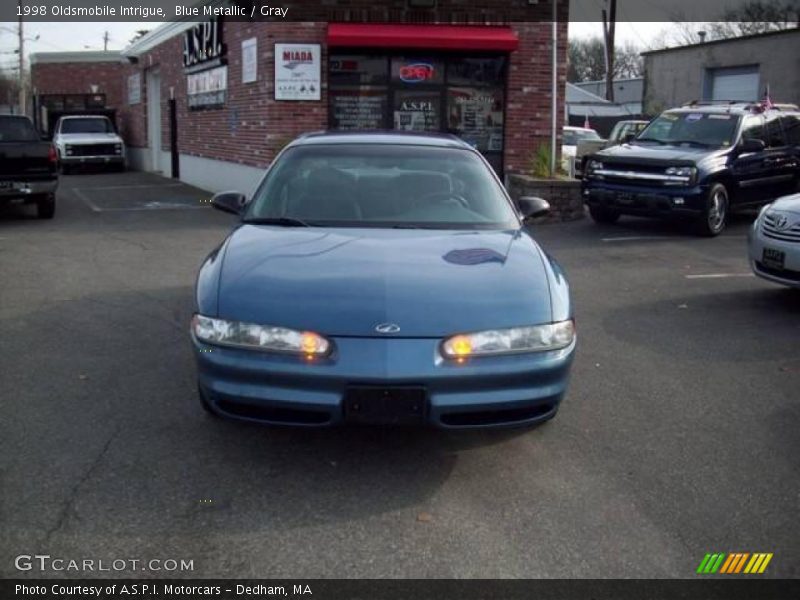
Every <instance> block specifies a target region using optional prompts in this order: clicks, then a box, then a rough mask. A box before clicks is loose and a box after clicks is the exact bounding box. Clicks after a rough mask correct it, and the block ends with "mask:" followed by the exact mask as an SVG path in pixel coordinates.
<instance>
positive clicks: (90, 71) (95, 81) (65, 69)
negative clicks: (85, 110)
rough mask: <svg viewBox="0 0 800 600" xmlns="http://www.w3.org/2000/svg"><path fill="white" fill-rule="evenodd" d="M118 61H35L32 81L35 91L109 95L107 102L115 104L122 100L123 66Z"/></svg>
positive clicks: (113, 106) (110, 105)
mask: <svg viewBox="0 0 800 600" xmlns="http://www.w3.org/2000/svg"><path fill="white" fill-rule="evenodd" d="M123 68H124V64H123V63H122V60H121V59H120V61H119V62H108V61H105V62H91V63H89V62H72V63H35V64H33V65H31V82H32V87H33V90H34V92H35V93H36V94H91V93H93V92H92V88H91V86H92V85H96V86H97V88H98V89H97V93H99V94H105V95H106V104H107V105H108V106H109V107H111V108H116V107H118V106H120V105H121V104H122V101H123V81H122V70H123Z"/></svg>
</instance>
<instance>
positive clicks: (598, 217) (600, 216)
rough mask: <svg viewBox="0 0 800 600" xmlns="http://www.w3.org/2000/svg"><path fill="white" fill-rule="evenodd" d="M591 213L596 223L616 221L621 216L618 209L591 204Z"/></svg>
mask: <svg viewBox="0 0 800 600" xmlns="http://www.w3.org/2000/svg"><path fill="white" fill-rule="evenodd" d="M589 214H590V215H592V219H594V221H595V223H616V222H617V221H618V220H619V216H620V215H619V212H618V211H616V210H612V209H610V208H601V207H599V206H590V207H589Z"/></svg>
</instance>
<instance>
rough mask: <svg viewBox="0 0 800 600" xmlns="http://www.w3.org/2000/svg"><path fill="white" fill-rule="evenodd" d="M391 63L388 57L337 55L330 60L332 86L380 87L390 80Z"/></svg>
mask: <svg viewBox="0 0 800 600" xmlns="http://www.w3.org/2000/svg"><path fill="white" fill-rule="evenodd" d="M388 70H389V61H388V58H387V57H386V56H367V55H364V54H337V55H335V56H332V57H331V60H330V84H331V85H332V86H337V85H380V84H384V85H385V84H386V83H387V82H388V80H389V72H388Z"/></svg>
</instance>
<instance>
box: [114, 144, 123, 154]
mask: <svg viewBox="0 0 800 600" xmlns="http://www.w3.org/2000/svg"><path fill="white" fill-rule="evenodd" d="M114 153H115V154H122V144H116V145H115V146H114Z"/></svg>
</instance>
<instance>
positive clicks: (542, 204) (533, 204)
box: [517, 196, 550, 219]
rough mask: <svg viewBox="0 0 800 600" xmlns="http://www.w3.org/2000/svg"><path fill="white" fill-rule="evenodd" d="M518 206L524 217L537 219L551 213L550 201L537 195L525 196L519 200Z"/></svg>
mask: <svg viewBox="0 0 800 600" xmlns="http://www.w3.org/2000/svg"><path fill="white" fill-rule="evenodd" d="M517 206H518V207H519V212H520V213H521V214H522V218H523V219H535V218H537V217H543V216H545V215H547V214H549V213H550V203H549V202H548V201H547V200H545V199H543V198H537V197H536V196H523V197H522V198H520V199H519V200H517Z"/></svg>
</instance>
